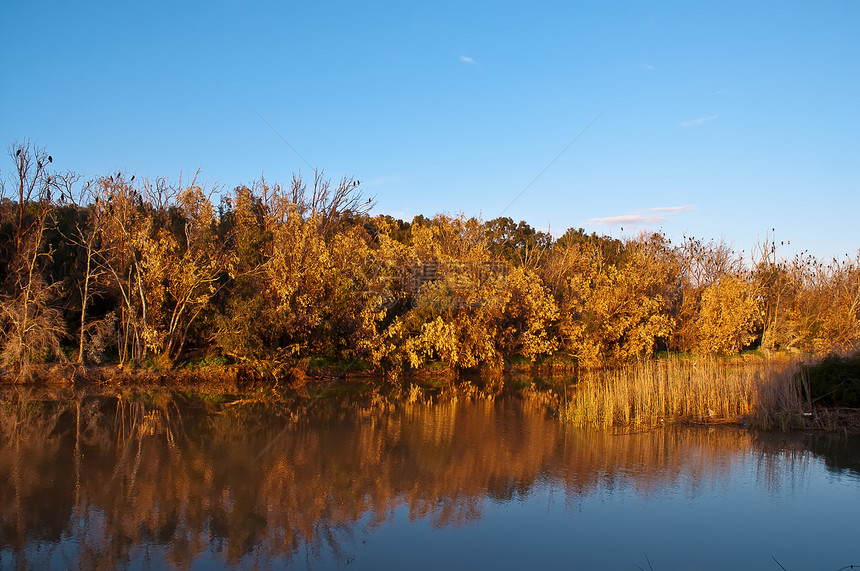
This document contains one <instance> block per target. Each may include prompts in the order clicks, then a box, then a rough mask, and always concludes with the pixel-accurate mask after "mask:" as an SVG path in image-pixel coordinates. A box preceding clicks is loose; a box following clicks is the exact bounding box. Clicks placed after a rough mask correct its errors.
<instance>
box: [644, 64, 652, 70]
mask: <svg viewBox="0 0 860 571" xmlns="http://www.w3.org/2000/svg"><path fill="white" fill-rule="evenodd" d="M642 68H643V69H646V70H648V71H653V69H654V66H653V65H651V64H650V63H643V64H642Z"/></svg>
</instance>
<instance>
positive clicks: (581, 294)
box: [560, 234, 676, 367]
mask: <svg viewBox="0 0 860 571" xmlns="http://www.w3.org/2000/svg"><path fill="white" fill-rule="evenodd" d="M666 246H667V245H666V243H665V240H664V239H663V238H662V237H661V236H659V235H656V234H655V235H651V236H641V237H639V238H637V239H635V240H629V241H627V242H626V243H625V244H624V249H623V252H621V253H619V255H617V258H616V261H614V262H612V261H609V260H607V257H606V256H605V253H604V252H605V251H604V250H603V249H602V248H599V247H597V245H595V244H587V243H582V244H581V245H580V246H579V247H580V248H582V254H581V255H582V256H584V257H585V259H586V260H587V265H585V267H584V268H582V269H579V268H577V271H575V272H573V273H572V274H571V275H569V276H566V280H565V283H564V284H563V286H562V302H561V307H560V310H561V316H562V323H561V326H560V335H561V342H562V344H563V346H564V348H565V350H566V351H567V352H568V353H569V354H571V355H572V356H573V357H575V358H576V359H577V360H578V361H579V363H581V364H582V365H583V366H587V367H594V366H598V365H601V364H604V363H613V362H619V361H624V360H629V359H633V358H637V357H640V356H643V355H647V354H650V353H651V352H653V351H654V349H655V347H656V345H657V342H658V340H660V339H665V338H667V337H668V336H669V334H670V333H671V331H672V327H673V325H674V320H673V318H672V316H671V315H670V313H669V303H668V299H669V297H670V296H672V295H673V284H674V283H675V281H676V276H675V274H674V272H675V266H674V264H673V261H672V259H671V256H670V254H669V253H668V249H667V247H666Z"/></svg>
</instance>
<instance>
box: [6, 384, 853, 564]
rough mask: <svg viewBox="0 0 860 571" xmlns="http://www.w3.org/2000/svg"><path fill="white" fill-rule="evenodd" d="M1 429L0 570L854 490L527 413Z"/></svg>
mask: <svg viewBox="0 0 860 571" xmlns="http://www.w3.org/2000/svg"><path fill="white" fill-rule="evenodd" d="M2 422H3V425H2V443H0V482H4V484H0V539H2V541H0V546H2V556H0V567H7V566H19V565H25V566H33V567H38V568H44V567H55V568H68V567H82V568H115V567H117V566H127V565H129V564H133V565H134V566H147V565H154V566H156V567H160V566H163V565H172V566H175V567H178V568H188V567H192V566H195V565H200V566H206V565H210V564H211V565H217V566H222V565H232V566H240V567H245V566H262V567H270V566H286V565H290V564H299V565H301V566H305V565H307V564H309V565H310V566H315V565H323V566H325V565H347V564H350V563H355V564H358V566H362V563H363V560H361V559H358V558H357V556H358V555H360V554H361V553H363V551H362V548H361V545H362V544H363V543H364V542H366V541H368V538H372V537H373V536H374V534H375V533H376V532H377V531H378V530H381V529H383V528H385V529H389V528H390V527H391V526H393V525H395V524H396V525H404V526H408V525H410V523H422V524H429V526H430V528H431V530H432V529H435V530H443V529H452V528H459V527H461V526H467V527H468V526H473V527H474V526H475V525H476V524H478V523H479V522H480V521H481V520H482V518H483V517H484V516H485V515H486V514H487V512H493V513H496V512H498V511H499V509H504V507H505V506H510V505H516V504H518V503H528V502H529V501H531V500H535V501H537V502H545V501H548V500H547V499H546V498H547V494H548V493H549V494H556V497H557V496H562V497H563V498H564V502H565V504H566V509H567V510H568V517H576V514H575V513H574V514H573V515H571V514H570V513H569V512H570V511H571V510H573V512H576V510H577V508H576V505H577V502H582V501H585V500H584V498H585V499H587V498H595V497H596V498H607V497H613V496H622V495H625V494H628V495H629V494H633V495H635V496H636V497H638V498H645V499H646V501H647V499H648V498H650V497H662V496H664V495H665V494H667V493H669V494H682V495H683V496H684V497H687V498H694V497H699V496H702V495H708V494H713V493H714V490H722V492H720V493H721V494H722V493H725V489H726V488H727V487H728V486H729V485H730V482H732V481H733V480H732V478H733V475H732V474H733V472H736V471H738V470H739V469H740V470H750V471H752V473H753V474H754V476H753V481H755V482H757V485H758V486H761V487H762V488H763V489H765V490H767V493H768V494H771V495H772V497H774V498H781V497H783V495H784V494H786V493H789V494H791V493H792V488H794V487H800V488H803V489H805V486H806V484H805V482H807V481H808V479H809V472H810V470H813V469H814V468H815V467H817V466H820V465H822V464H823V465H824V466H826V467H827V469H828V470H831V472H832V473H833V474H835V475H839V476H841V477H842V478H844V479H845V481H848V482H853V483H854V484H852V485H855V486H856V482H857V474H858V473H860V465H858V459H860V454H858V443H857V440H856V439H853V440H852V439H846V438H833V437H829V438H828V437H823V436H803V435H794V436H790V435H784V434H776V435H773V434H757V433H751V432H747V431H743V430H736V429H731V428H719V429H717V428H676V427H667V428H665V429H662V430H657V431H653V432H648V433H635V434H618V433H609V432H581V431H576V430H572V429H568V428H565V427H564V426H562V425H561V424H560V423H559V422H558V421H557V420H556V419H555V418H552V417H551V415H550V414H549V413H548V412H547V409H546V408H545V407H544V406H542V405H541V404H540V403H539V402H537V401H531V400H527V399H526V400H523V399H498V400H486V399H473V400H469V401H463V400H460V401H452V402H444V403H436V404H425V403H420V402H413V403H408V402H403V403H398V404H397V405H393V404H390V403H386V402H384V401H380V400H376V401H373V400H368V401H367V402H358V403H356V402H353V403H350V404H344V403H335V402H322V401H321V402H318V403H316V405H315V406H313V407H312V408H311V409H310V410H309V412H308V414H306V415H303V416H301V417H300V418H298V419H290V418H289V416H288V415H284V414H283V413H282V411H280V410H279V409H277V408H276V407H269V406H263V405H259V404H246V405H243V404H238V405H233V406H230V405H223V406H217V407H216V406H213V405H203V404H202V403H194V402H189V401H187V400H183V399H179V398H174V397H171V396H170V395H166V394H165V395H158V396H156V397H152V396H150V397H148V398H146V399H140V398H135V399H127V398H105V397H88V398H81V399H79V400H77V401H72V402H54V403H30V404H28V405H26V406H21V407H17V408H16V407H10V408H7V409H6V410H5V411H4V413H3V419H2ZM786 488H788V489H786ZM548 490H549V492H548ZM667 491H668V492H667ZM849 497H851V498H853V499H854V500H856V499H858V494H855V495H854V496H849ZM858 505H860V504H858ZM429 533H432V531H430V532H429ZM502 541H504V540H502ZM856 562H857V561H855V562H854V563H856ZM509 563H510V564H511V565H513V562H509ZM629 563H636V561H629ZM847 563H851V562H850V561H848V562H847ZM523 564H525V562H523ZM559 564H562V562H559ZM640 565H641V563H640ZM517 566H519V564H517Z"/></svg>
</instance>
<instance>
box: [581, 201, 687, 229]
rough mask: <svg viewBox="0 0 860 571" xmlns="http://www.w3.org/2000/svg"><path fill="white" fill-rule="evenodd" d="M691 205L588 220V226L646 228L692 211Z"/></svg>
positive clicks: (659, 207)
mask: <svg viewBox="0 0 860 571" xmlns="http://www.w3.org/2000/svg"><path fill="white" fill-rule="evenodd" d="M695 208H696V207H695V206H693V205H689V204H688V205H685V206H656V207H654V208H651V209H649V210H648V212H650V214H621V215H620V216H606V217H604V218H589V219H588V222H589V223H590V224H596V225H598V226H624V225H626V226H631V227H634V228H636V227H638V226H648V225H650V224H659V223H660V222H665V221H666V218H667V217H669V216H676V215H678V214H680V213H682V212H687V211H689V210H693V209H695Z"/></svg>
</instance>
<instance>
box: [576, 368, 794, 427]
mask: <svg viewBox="0 0 860 571" xmlns="http://www.w3.org/2000/svg"><path fill="white" fill-rule="evenodd" d="M799 365H800V362H799V361H798V360H796V359H793V358H790V357H782V358H779V359H770V358H768V359H754V360H753V359H749V360H747V359H744V360H722V359H717V358H700V359H688V358H681V357H669V358H666V359H657V360H649V361H642V362H638V363H634V364H629V365H625V366H623V367H619V368H615V369H609V370H602V371H588V372H585V373H583V374H582V375H581V376H580V379H579V382H578V383H577V384H576V385H575V386H574V387H573V391H572V392H569V393H568V395H567V399H566V402H565V403H564V405H563V406H562V410H561V414H562V418H563V419H564V420H565V421H567V422H569V423H571V424H573V425H576V426H593V427H601V428H607V427H611V426H638V427H647V426H658V425H660V424H662V423H665V422H670V421H677V420H686V421H709V422H718V421H735V420H739V419H747V420H748V421H749V422H750V423H751V424H753V425H755V426H758V427H761V428H771V427H777V426H778V427H781V428H789V427H790V426H795V425H799V424H800V423H801V422H802V418H803V408H802V403H803V400H802V394H801V390H800V387H799V384H798V383H797V381H796V380H795V373H796V372H797V371H798V370H799Z"/></svg>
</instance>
